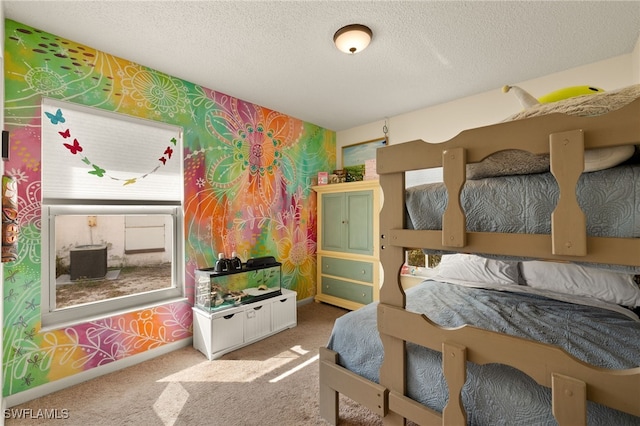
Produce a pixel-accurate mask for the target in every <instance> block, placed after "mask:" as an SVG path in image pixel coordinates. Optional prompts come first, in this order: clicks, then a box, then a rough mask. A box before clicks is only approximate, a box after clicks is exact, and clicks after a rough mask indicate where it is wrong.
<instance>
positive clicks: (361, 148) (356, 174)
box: [342, 137, 387, 182]
mask: <svg viewBox="0 0 640 426" xmlns="http://www.w3.org/2000/svg"><path fill="white" fill-rule="evenodd" d="M384 146H387V138H384V137H383V138H379V139H373V140H370V141H365V142H360V143H356V144H353V145H347V146H344V147H342V168H343V169H344V170H345V171H346V174H347V182H353V181H359V180H365V179H372V178H377V176H376V175H375V167H373V169H372V166H373V162H375V159H376V150H377V149H378V148H382V147H384ZM365 165H369V167H366V168H365Z"/></svg>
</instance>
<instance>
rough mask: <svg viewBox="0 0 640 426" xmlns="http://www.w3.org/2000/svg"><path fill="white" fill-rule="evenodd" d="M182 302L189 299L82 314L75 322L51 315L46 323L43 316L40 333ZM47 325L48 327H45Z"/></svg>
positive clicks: (174, 299)
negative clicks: (58, 318) (94, 313)
mask: <svg viewBox="0 0 640 426" xmlns="http://www.w3.org/2000/svg"><path fill="white" fill-rule="evenodd" d="M181 302H184V303H186V302H188V299H187V298H186V297H184V296H179V297H169V298H167V299H163V300H158V301H155V302H152V303H147V304H141V305H139V306H131V307H129V308H123V309H115V310H113V311H109V312H104V313H101V314H98V315H93V316H82V315H81V313H79V314H78V318H77V319H73V320H68V321H56V320H55V316H54V315H52V314H49V316H50V317H53V318H50V321H48V322H46V323H45V319H44V318H46V317H45V316H44V315H43V321H42V323H43V326H42V328H41V329H40V332H47V331H53V330H60V329H62V328H66V327H72V326H75V325H79V324H86V323H88V322H91V321H99V320H103V319H105V318H111V317H115V316H118V315H125V314H129V313H131V312H136V311H143V310H145V309H152V308H155V307H158V306H163V305H169V304H172V303H181ZM45 324H46V325H45Z"/></svg>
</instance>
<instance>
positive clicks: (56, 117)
mask: <svg viewBox="0 0 640 426" xmlns="http://www.w3.org/2000/svg"><path fill="white" fill-rule="evenodd" d="M45 114H46V115H47V117H49V120H51V124H58V123H64V122H65V121H66V120H65V119H64V117H63V116H62V110H60V108H58V110H57V111H56V113H55V114H51V113H50V112H46V111H45Z"/></svg>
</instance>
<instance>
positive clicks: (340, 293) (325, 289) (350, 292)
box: [322, 277, 373, 305]
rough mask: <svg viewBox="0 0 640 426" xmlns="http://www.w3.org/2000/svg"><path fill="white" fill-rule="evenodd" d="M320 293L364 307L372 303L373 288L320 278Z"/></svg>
mask: <svg viewBox="0 0 640 426" xmlns="http://www.w3.org/2000/svg"><path fill="white" fill-rule="evenodd" d="M322 293H323V294H327V295H330V296H335V297H339V298H340V299H347V300H351V301H353V302H357V303H362V304H363V305H366V304H368V303H371V302H372V301H373V287H371V286H368V285H363V284H356V283H351V282H348V281H342V280H338V279H335V278H330V277H322Z"/></svg>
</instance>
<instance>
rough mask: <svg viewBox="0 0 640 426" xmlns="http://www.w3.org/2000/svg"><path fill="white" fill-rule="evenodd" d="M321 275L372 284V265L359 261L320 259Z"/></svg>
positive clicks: (333, 258) (332, 258) (331, 258)
mask: <svg viewBox="0 0 640 426" xmlns="http://www.w3.org/2000/svg"><path fill="white" fill-rule="evenodd" d="M322 273H323V274H328V275H333V276H336V277H342V278H349V279H351V280H356V281H363V282H366V283H373V263H371V262H362V261H360V260H347V259H338V258H335V257H324V256H323V257H322Z"/></svg>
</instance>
